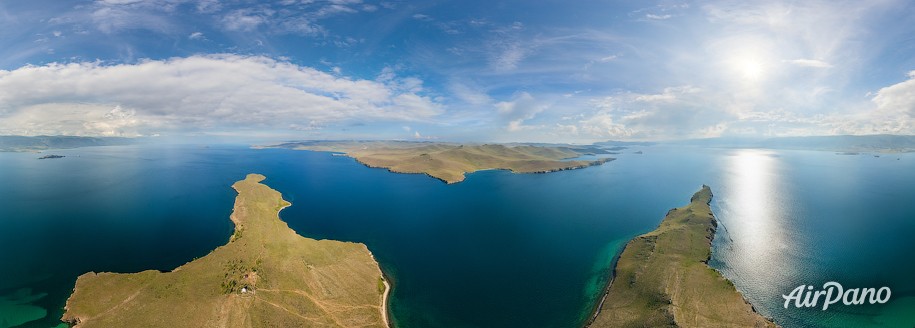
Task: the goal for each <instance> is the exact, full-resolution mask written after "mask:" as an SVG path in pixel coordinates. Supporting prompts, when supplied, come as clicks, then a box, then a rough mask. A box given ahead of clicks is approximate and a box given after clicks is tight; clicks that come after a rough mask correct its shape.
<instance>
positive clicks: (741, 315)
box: [590, 186, 776, 327]
mask: <svg viewBox="0 0 915 328" xmlns="http://www.w3.org/2000/svg"><path fill="white" fill-rule="evenodd" d="M711 199H712V191H711V189H710V188H709V187H708V186H702V189H701V190H699V191H698V192H696V194H694V195H693V197H692V198H691V199H690V203H689V205H686V206H684V207H680V208H675V209H672V210H670V211H669V212H668V213H667V216H665V217H664V220H663V221H661V225H660V226H658V228H657V229H655V230H654V231H651V232H649V233H646V234H644V235H641V236H638V237H636V238H634V239H632V240H631V241H629V243H628V244H626V247H625V249H624V250H623V253H622V254H621V255H620V258H619V261H617V264H616V269H615V275H614V278H613V281H612V282H611V283H610V288H609V289H608V291H607V295H606V297H605V299H604V300H603V302H602V303H601V304H600V308H599V309H598V311H599V312H598V313H597V315H596V316H595V318H594V321H593V322H592V323H591V325H590V327H775V326H776V325H775V324H774V323H773V322H771V321H769V320H768V319H766V318H764V317H763V316H761V315H760V314H758V313H756V311H754V309H753V307H752V306H751V305H750V304H749V303H747V302H746V301H745V300H744V298H743V296H741V294H740V293H739V292H738V291H737V290H736V289H735V288H734V285H733V284H731V282H730V281H728V280H727V279H725V278H724V277H722V276H721V274H720V273H719V272H718V271H716V270H715V269H712V268H711V267H709V266H708V264H707V262H708V259H709V257H710V256H711V242H712V238H714V235H715V230H716V227H717V223H716V221H715V217H714V216H713V215H712V211H711V208H709V202H710V201H711Z"/></svg>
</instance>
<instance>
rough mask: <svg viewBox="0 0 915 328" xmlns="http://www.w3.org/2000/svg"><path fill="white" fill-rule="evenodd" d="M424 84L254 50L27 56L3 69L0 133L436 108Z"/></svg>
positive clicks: (131, 130) (163, 128)
mask: <svg viewBox="0 0 915 328" xmlns="http://www.w3.org/2000/svg"><path fill="white" fill-rule="evenodd" d="M421 92H422V81H421V80H419V79H417V78H397V77H396V76H391V74H388V76H387V78H386V79H383V80H378V81H376V80H361V79H351V78H345V77H339V76H336V75H332V74H329V73H325V72H322V71H319V70H316V69H313V68H310V67H303V66H298V65H295V64H293V63H289V62H284V61H278V60H275V59H271V58H267V57H261V56H240V55H230V54H220V55H206V56H192V57H187V58H172V59H166V60H146V61H142V62H139V63H137V64H118V65H105V64H103V63H100V62H81V63H70V64H58V63H52V64H47V65H42V66H32V65H29V66H25V67H21V68H18V69H15V70H11V71H5V70H0V134H17V135H42V134H66V135H105V136H141V135H155V134H160V133H169V132H182V131H187V132H201V131H220V130H235V129H242V130H270V131H276V130H297V129H313V128H315V127H319V126H321V125H323V124H327V123H335V122H346V121H349V120H359V121H424V120H429V119H430V118H432V117H434V116H436V115H438V114H440V113H442V112H443V106H442V105H440V104H438V103H437V102H435V101H433V100H432V99H430V98H429V97H428V96H424V95H422V94H421Z"/></svg>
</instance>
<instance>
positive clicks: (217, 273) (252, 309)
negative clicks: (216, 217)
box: [63, 174, 385, 328]
mask: <svg viewBox="0 0 915 328" xmlns="http://www.w3.org/2000/svg"><path fill="white" fill-rule="evenodd" d="M263 179H264V177H263V176H261V175H255V174H251V175H248V177H247V178H246V179H245V180H242V181H239V182H236V183H235V184H234V185H233V186H232V187H233V188H235V190H237V191H238V197H237V198H236V201H235V208H234V212H233V213H232V216H231V219H232V221H233V222H234V223H235V234H234V235H233V236H232V238H231V240H230V241H229V243H228V244H226V245H224V246H220V247H219V248H217V249H215V250H214V251H213V252H211V253H210V254H208V255H206V256H204V257H202V258H199V259H196V260H194V261H191V262H189V263H187V264H185V265H183V266H181V267H178V268H177V269H175V270H174V271H172V272H166V273H161V272H158V271H151V270H150V271H144V272H140V273H132V274H117V273H99V274H96V273H91V272H90V273H87V274H84V275H82V276H80V277H79V279H78V280H77V282H76V287H75V289H74V293H73V295H71V297H70V299H69V300H68V301H67V308H66V313H65V314H64V318H63V319H64V320H65V321H69V322H78V323H79V325H78V326H77V327H85V328H91V327H195V328H203V327H356V326H358V327H384V326H385V324H384V322H383V319H382V309H381V307H382V293H383V288H380V287H379V286H381V285H380V279H381V270H380V269H379V267H378V264H377V263H376V262H375V261H374V259H373V258H372V255H371V253H369V251H368V249H367V248H366V247H365V245H363V244H357V243H347V242H339V241H331V240H320V241H319V240H313V239H307V238H304V237H301V236H299V235H298V234H296V233H295V232H294V231H293V230H291V229H290V228H289V227H288V226H287V225H286V223H285V222H283V221H281V220H279V217H278V213H279V211H280V210H281V209H282V208H283V207H285V206H288V205H290V204H289V203H288V202H286V201H284V200H283V199H282V196H281V195H280V193H279V192H277V191H275V190H273V189H270V188H269V187H267V186H266V185H264V184H261V183H260V181H262V180H263ZM243 286H248V288H249V289H253V290H254V291H255V292H254V293H253V294H252V293H247V294H242V293H240V290H241V288H242V287H243Z"/></svg>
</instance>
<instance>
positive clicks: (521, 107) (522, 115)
mask: <svg viewBox="0 0 915 328" xmlns="http://www.w3.org/2000/svg"><path fill="white" fill-rule="evenodd" d="M495 106H496V112H497V113H498V114H499V116H500V117H501V118H502V119H503V120H505V121H508V125H506V129H507V130H508V131H509V132H515V131H520V130H522V129H524V128H525V126H524V125H523V124H524V121H526V120H530V119H532V118H534V116H536V115H537V113H540V112H542V111H544V110H546V109H547V108H549V107H550V106H549V105H548V104H544V103H541V102H540V101H537V100H536V99H534V96H531V94H530V93H527V92H520V93H518V94H515V95H514V97H513V98H512V100H510V101H501V102H498V103H496V104H495Z"/></svg>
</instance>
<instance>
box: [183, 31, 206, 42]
mask: <svg viewBox="0 0 915 328" xmlns="http://www.w3.org/2000/svg"><path fill="white" fill-rule="evenodd" d="M187 38H188V39H191V40H203V39H204V37H203V33H202V32H194V33H191V34H190V35H188V36H187Z"/></svg>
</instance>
